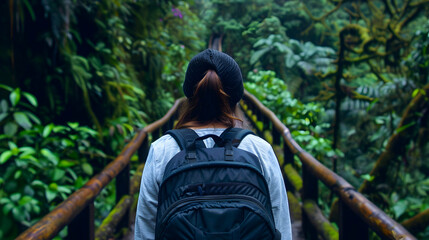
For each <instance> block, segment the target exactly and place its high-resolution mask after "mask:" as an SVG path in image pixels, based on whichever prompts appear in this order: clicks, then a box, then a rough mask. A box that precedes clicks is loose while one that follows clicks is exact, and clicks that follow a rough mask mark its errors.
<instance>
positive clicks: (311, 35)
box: [203, 0, 429, 238]
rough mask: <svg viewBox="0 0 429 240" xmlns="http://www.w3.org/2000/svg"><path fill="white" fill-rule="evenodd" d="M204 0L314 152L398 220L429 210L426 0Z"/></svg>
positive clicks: (227, 43) (215, 27)
mask: <svg viewBox="0 0 429 240" xmlns="http://www.w3.org/2000/svg"><path fill="white" fill-rule="evenodd" d="M203 2H204V3H205V7H206V11H207V12H209V14H206V16H208V17H207V18H208V22H209V25H208V27H209V28H210V29H211V30H212V31H214V32H215V33H217V34H218V35H222V36H223V40H224V45H223V49H224V51H226V52H227V53H229V54H231V55H233V56H234V57H235V58H236V59H237V61H238V62H239V63H240V65H241V66H242V67H243V72H244V73H245V74H244V75H247V76H248V77H247V81H248V82H247V83H246V87H247V89H248V90H249V91H250V92H251V93H253V94H255V96H257V97H258V98H259V99H260V100H262V102H263V103H264V104H265V105H267V106H269V107H270V108H271V109H272V110H274V112H276V114H277V115H278V116H279V117H280V118H281V119H282V120H283V121H284V122H285V123H286V124H287V125H288V126H289V128H291V129H292V130H293V132H292V134H293V135H294V137H295V139H296V140H297V141H298V142H300V144H301V145H302V146H303V147H304V148H305V149H306V150H307V151H309V152H311V153H312V154H313V155H315V156H317V157H318V158H319V159H320V160H321V161H322V162H323V163H324V164H325V165H327V166H329V167H331V168H332V169H333V170H334V171H337V172H338V173H339V174H340V175H341V176H343V177H345V178H346V179H347V180H348V181H349V182H350V183H352V184H353V185H354V186H355V187H356V188H359V190H360V191H362V192H363V193H365V194H367V195H368V196H369V197H370V199H371V200H372V201H374V202H375V203H376V204H377V205H378V206H380V207H381V208H382V209H383V210H384V211H386V212H387V213H388V214H390V215H391V216H392V217H393V218H394V219H396V220H397V221H399V222H401V221H403V220H405V219H408V218H410V217H412V216H414V215H416V214H418V213H420V212H423V211H424V210H426V209H428V208H429V196H428V194H427V192H428V190H429V185H428V183H429V182H428V181H427V179H428V177H429V175H428V173H429V171H428V164H427V161H424V159H426V158H427V157H428V151H427V150H428V148H429V141H428V138H427V136H429V135H428V134H427V131H428V130H427V129H428V123H429V120H428V109H429V101H428V98H427V94H428V92H427V90H428V84H429V77H428V70H427V69H428V66H429V65H428V52H427V48H428V42H427V41H428V33H429V20H428V17H427V16H428V14H427V13H428V11H429V3H428V2H427V1H418V0H415V1H401V0H394V1H363V0H362V1H345V0H339V1H333V0H323V1H313V0H307V1H298V0H292V1H258V0H253V1H240V0H237V1H230V0H217V1H203ZM267 70H269V71H268V72H267ZM276 76H277V77H276ZM315 103H317V104H315ZM417 103H418V104H417ZM409 109H413V110H412V111H409ZM317 141H323V142H321V143H318V142H317ZM315 143H317V144H315ZM325 192H326V191H325ZM321 198H323V199H324V200H328V201H324V202H325V204H328V205H327V206H326V209H329V207H328V206H329V200H330V196H329V195H324V194H322V195H321ZM426 224H427V223H426ZM427 236H429V229H428V228H427V227H426V230H425V231H423V232H421V233H420V235H419V237H421V238H423V237H427Z"/></svg>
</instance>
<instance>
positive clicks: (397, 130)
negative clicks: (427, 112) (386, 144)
mask: <svg viewBox="0 0 429 240" xmlns="http://www.w3.org/2000/svg"><path fill="white" fill-rule="evenodd" d="M415 124H416V122H414V121H413V122H410V123H408V124H406V125H404V126H402V127H400V128H397V129H396V130H395V134H398V133H400V132H402V131H404V130H405V129H407V128H409V127H411V126H413V125H415Z"/></svg>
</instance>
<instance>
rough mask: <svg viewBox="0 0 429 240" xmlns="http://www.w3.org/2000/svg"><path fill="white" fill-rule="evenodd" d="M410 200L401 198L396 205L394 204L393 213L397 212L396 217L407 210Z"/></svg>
mask: <svg viewBox="0 0 429 240" xmlns="http://www.w3.org/2000/svg"><path fill="white" fill-rule="evenodd" d="M407 207H408V202H407V201H406V200H399V201H398V202H397V203H396V204H395V206H393V213H394V214H395V218H399V217H400V216H401V215H402V214H403V213H404V212H405V210H407Z"/></svg>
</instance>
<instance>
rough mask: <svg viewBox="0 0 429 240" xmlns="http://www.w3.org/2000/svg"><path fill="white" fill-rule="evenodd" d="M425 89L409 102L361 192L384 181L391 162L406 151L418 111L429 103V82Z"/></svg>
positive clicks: (370, 189)
mask: <svg viewBox="0 0 429 240" xmlns="http://www.w3.org/2000/svg"><path fill="white" fill-rule="evenodd" d="M423 90H424V92H425V94H422V93H419V94H418V95H417V96H416V97H414V98H413V99H412V100H411V102H410V103H409V104H408V106H407V108H406V109H405V111H404V113H403V115H402V118H401V121H400V123H399V125H398V126H397V128H396V130H395V132H394V134H393V135H392V136H391V137H390V139H389V141H388V143H387V146H386V149H385V150H384V152H383V153H382V154H381V155H380V157H379V158H378V160H377V162H376V164H375V166H374V168H373V169H372V171H371V173H370V175H371V176H372V177H373V180H372V181H371V182H369V181H367V180H365V181H364V182H363V184H362V185H361V187H360V189H359V191H360V192H362V193H368V192H371V191H372V189H373V188H374V187H375V186H376V185H377V184H379V183H380V182H382V181H384V179H385V178H386V173H387V170H388V169H389V167H390V166H391V165H392V164H391V162H392V161H394V160H395V159H397V157H398V156H401V155H402V154H403V153H404V151H405V146H406V145H407V143H408V142H409V141H410V140H411V137H412V134H411V132H412V131H413V130H414V128H413V124H412V123H413V122H414V121H415V120H416V118H417V117H418V116H417V114H416V113H417V112H419V111H421V110H423V109H425V108H427V107H428V105H429V101H428V100H427V96H428V95H429V84H427V85H426V86H425V87H424V88H423Z"/></svg>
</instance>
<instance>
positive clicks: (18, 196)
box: [10, 193, 21, 202]
mask: <svg viewBox="0 0 429 240" xmlns="http://www.w3.org/2000/svg"><path fill="white" fill-rule="evenodd" d="M19 199H21V193H14V194H12V195H10V200H12V202H18V200H19Z"/></svg>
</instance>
